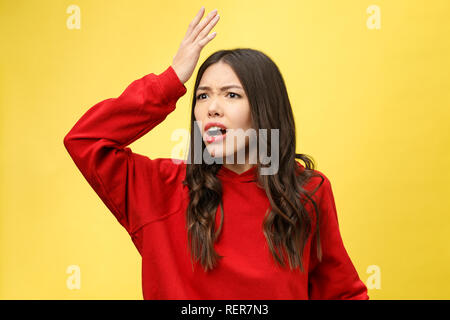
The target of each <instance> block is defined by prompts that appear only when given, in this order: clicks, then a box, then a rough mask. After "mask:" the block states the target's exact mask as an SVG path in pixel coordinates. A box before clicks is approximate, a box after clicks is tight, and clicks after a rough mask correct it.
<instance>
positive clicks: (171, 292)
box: [64, 66, 369, 300]
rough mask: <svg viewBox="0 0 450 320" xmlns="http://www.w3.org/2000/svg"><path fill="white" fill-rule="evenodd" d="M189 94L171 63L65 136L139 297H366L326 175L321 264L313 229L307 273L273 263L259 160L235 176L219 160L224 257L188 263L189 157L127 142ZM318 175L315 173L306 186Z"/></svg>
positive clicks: (320, 196) (321, 198)
mask: <svg viewBox="0 0 450 320" xmlns="http://www.w3.org/2000/svg"><path fill="white" fill-rule="evenodd" d="M186 91H187V90H186V87H185V86H184V84H183V83H182V82H181V81H180V80H179V79H178V77H177V75H176V73H175V71H174V70H173V69H172V67H171V66H169V67H168V68H167V69H166V70H165V71H164V72H162V73H161V74H159V75H155V74H153V73H150V74H148V75H146V76H144V77H142V78H140V79H138V80H135V81H134V82H132V83H131V84H130V85H129V86H128V87H127V88H126V90H125V91H124V92H123V93H122V94H121V95H120V96H119V97H117V98H110V99H106V100H104V101H101V102H99V103H97V104H96V105H94V106H93V107H91V108H90V109H89V110H87V112H86V113H85V114H84V115H83V116H82V117H81V118H80V119H79V120H78V122H77V123H76V124H75V126H74V127H73V128H72V129H71V130H70V132H69V133H68V134H67V135H66V136H65V138H64V145H65V147H66V149H67V151H68V152H69V154H70V156H71V157H72V159H73V161H74V162H75V164H76V166H77V167H78V169H79V170H80V171H81V173H82V174H83V176H84V177H85V178H86V180H87V181H88V183H89V184H90V186H91V187H92V188H93V189H94V190H95V192H96V193H97V194H98V196H99V197H100V198H101V199H102V201H103V202H104V203H105V205H106V206H107V207H108V209H109V210H110V211H111V212H112V213H113V214H114V216H115V217H116V218H117V220H118V221H119V223H120V224H121V225H122V226H123V227H124V228H125V229H126V231H127V232H128V233H129V235H130V236H131V239H132V241H133V243H134V244H135V246H136V248H137V249H138V251H139V253H140V254H141V256H142V289H143V297H144V299H241V300H245V299H268V300H275V299H289V300H291V299H368V298H369V297H368V295H367V288H366V286H365V285H364V283H363V282H362V281H361V280H360V279H359V277H358V274H357V272H356V270H355V268H354V266H353V264H352V262H351V260H350V258H349V256H348V254H347V252H346V250H345V248H344V245H343V241H342V239H341V235H340V232H339V226H338V218H337V214H336V207H335V203H334V198H333V193H332V189H331V184H330V181H329V180H328V179H327V178H326V177H325V176H324V175H323V173H321V172H319V171H317V170H316V172H318V173H320V174H321V175H322V176H323V177H324V178H325V180H324V183H323V185H322V186H321V187H320V188H319V190H318V191H317V192H316V194H315V195H314V199H315V200H316V201H317V202H318V205H319V206H320V208H322V209H323V210H324V211H323V214H324V216H323V217H322V219H321V220H320V235H321V241H322V250H323V260H322V262H321V263H319V262H318V260H317V258H316V249H315V248H316V246H315V244H316V243H315V236H313V235H312V236H311V237H310V238H309V240H308V242H307V245H306V247H305V253H304V260H303V261H304V266H306V269H307V272H306V273H301V271H300V270H298V269H297V270H295V271H291V270H290V269H289V267H288V266H287V268H281V267H280V266H278V265H277V264H276V263H275V261H274V260H273V258H272V255H271V253H270V251H269V249H268V245H267V242H266V239H265V237H264V234H263V232H262V221H263V218H264V214H265V213H266V210H267V208H269V200H268V198H267V196H266V194H265V193H264V191H263V190H262V189H260V188H258V187H257V186H256V183H255V182H253V181H252V180H253V179H254V173H255V169H256V166H254V167H252V168H251V169H249V170H247V171H246V172H244V173H242V174H240V175H239V174H237V173H235V172H233V171H231V170H229V169H227V168H225V167H222V168H221V169H220V171H219V173H218V177H219V179H220V180H221V182H222V187H223V209H224V222H223V229H222V232H221V235H220V237H219V240H218V242H216V244H215V249H216V250H217V252H218V253H219V254H220V255H222V256H224V258H222V259H221V260H219V264H218V266H217V267H216V268H215V269H214V270H212V271H209V272H208V273H205V272H204V270H203V268H202V266H201V265H200V263H197V264H194V270H192V265H191V258H190V251H189V250H188V242H187V232H186V228H185V221H186V220H185V210H186V208H187V205H188V200H189V197H188V190H187V187H186V186H183V185H182V183H181V181H182V180H183V179H184V177H185V173H186V164H185V163H184V162H179V163H175V162H174V161H172V159H170V158H155V159H150V158H148V157H146V156H144V155H140V154H137V153H133V152H132V150H131V149H130V148H128V147H127V145H129V144H131V143H132V142H133V141H135V140H137V139H139V138H140V137H142V136H143V135H145V134H146V133H147V132H148V131H150V130H151V129H153V128H154V127H155V126H157V125H158V124H159V123H161V122H162V121H163V120H164V119H165V118H166V117H167V115H168V114H170V113H171V112H172V111H173V110H174V109H175V104H176V102H177V100H178V99H179V98H180V97H181V96H183V95H184V94H185V93H186ZM297 163H298V162H297ZM298 164H299V166H301V167H303V166H302V165H301V164H300V163H298ZM319 182H320V178H313V179H312V180H310V182H309V183H308V184H307V185H306V186H305V188H306V189H307V190H313V189H314V188H315V187H316V186H317V185H318V183H319ZM308 204H309V203H308ZM307 208H308V206H307ZM219 210H220V208H218V210H217V213H216V218H217V225H218V224H219ZM309 210H312V206H309ZM313 230H315V229H313Z"/></svg>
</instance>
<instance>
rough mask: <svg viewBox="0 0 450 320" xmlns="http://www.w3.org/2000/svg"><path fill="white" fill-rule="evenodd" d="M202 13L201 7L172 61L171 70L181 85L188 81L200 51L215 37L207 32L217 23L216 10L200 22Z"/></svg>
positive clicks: (203, 10)
mask: <svg viewBox="0 0 450 320" xmlns="http://www.w3.org/2000/svg"><path fill="white" fill-rule="evenodd" d="M204 12H205V8H204V7H202V8H201V9H200V11H199V12H198V13H197V15H196V16H195V17H194V19H193V20H192V21H191V23H189V27H188V30H187V32H186V35H185V36H184V39H183V41H181V45H180V48H179V49H178V52H177V54H176V55H175V57H174V58H173V61H172V68H173V69H174V70H175V73H176V74H177V76H178V78H179V79H180V81H181V82H182V83H185V82H186V81H188V80H189V78H190V77H191V75H192V73H193V72H194V69H195V66H196V65H197V62H198V59H199V57H200V52H201V50H202V49H203V48H204V47H205V45H206V44H207V43H208V42H210V41H211V40H212V39H213V38H214V37H215V36H216V33H215V32H213V33H211V34H209V32H210V31H211V29H212V28H213V27H214V26H215V25H216V23H217V21H219V15H218V14H217V9H214V10H213V11H211V12H210V13H209V14H208V15H207V16H206V17H205V19H203V20H202V21H200V20H201V18H202V17H203V14H204Z"/></svg>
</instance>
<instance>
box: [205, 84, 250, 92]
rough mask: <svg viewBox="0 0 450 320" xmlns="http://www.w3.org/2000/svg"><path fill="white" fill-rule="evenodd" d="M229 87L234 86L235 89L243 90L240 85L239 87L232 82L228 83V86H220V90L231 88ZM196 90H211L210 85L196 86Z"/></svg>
mask: <svg viewBox="0 0 450 320" xmlns="http://www.w3.org/2000/svg"><path fill="white" fill-rule="evenodd" d="M231 88H236V89H241V90H244V89H242V87H241V86H238V85H234V84H232V85H229V86H224V87H222V88H220V90H221V91H225V90H227V89H231ZM198 90H206V91H211V88H210V87H207V86H201V87H198V88H197V91H198Z"/></svg>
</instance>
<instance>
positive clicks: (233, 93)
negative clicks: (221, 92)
mask: <svg viewBox="0 0 450 320" xmlns="http://www.w3.org/2000/svg"><path fill="white" fill-rule="evenodd" d="M230 94H234V95H235V96H237V97H239V98H240V97H241V96H240V95H239V94H237V93H234V92H230Z"/></svg>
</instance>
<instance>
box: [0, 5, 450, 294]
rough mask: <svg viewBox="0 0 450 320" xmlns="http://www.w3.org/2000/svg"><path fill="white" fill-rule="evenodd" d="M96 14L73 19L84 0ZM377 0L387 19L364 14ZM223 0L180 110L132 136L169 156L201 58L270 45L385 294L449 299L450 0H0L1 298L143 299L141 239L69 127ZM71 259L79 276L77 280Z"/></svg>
mask: <svg viewBox="0 0 450 320" xmlns="http://www.w3.org/2000/svg"><path fill="white" fill-rule="evenodd" d="M71 4H76V5H78V6H79V7H80V9H81V29H79V30H76V29H74V30H69V29H68V28H67V27H66V20H67V19H68V17H69V16H70V15H71V14H68V13H66V9H67V7H68V6H69V5H71ZM373 4H375V5H378V6H379V8H380V10H381V29H379V30H376V29H369V28H368V27H367V25H366V21H367V19H369V16H370V14H369V13H367V12H366V9H367V8H368V7H369V6H370V5H373ZM202 5H204V6H205V8H206V12H207V13H208V12H210V11H211V10H213V9H216V8H217V9H218V11H219V15H220V16H221V18H220V21H219V22H218V24H217V26H216V27H215V28H214V30H215V31H216V32H217V36H216V38H215V39H213V40H212V41H211V42H210V43H209V44H208V45H207V46H206V47H205V48H204V50H203V51H202V54H201V56H200V60H199V64H198V65H197V68H196V70H195V71H194V74H193V76H192V77H191V79H190V80H189V81H188V82H187V83H186V87H187V88H188V92H187V94H186V95H185V96H183V97H182V98H181V99H180V100H179V101H178V104H177V110H175V111H174V112H173V113H172V114H170V115H169V116H168V118H167V119H166V120H165V121H164V122H163V123H162V124H161V125H159V126H158V127H156V128H155V129H154V130H153V131H152V132H150V133H149V134H147V135H146V136H144V137H142V138H141V139H139V140H138V141H136V142H134V143H133V144H132V145H130V147H131V148H132V150H133V151H134V152H137V153H141V154H145V155H147V156H149V157H151V158H156V157H170V156H171V150H172V148H173V147H174V146H175V145H176V144H177V143H178V142H176V141H170V136H171V133H172V132H173V131H174V130H175V129H177V128H185V129H188V128H189V119H190V118H189V115H190V110H189V109H190V105H191V95H192V87H193V85H194V81H195V76H196V73H197V70H198V66H199V65H200V64H201V63H202V62H203V61H204V60H205V59H206V57H208V56H209V55H210V54H211V53H212V52H214V51H216V50H219V49H231V48H237V47H249V48H254V49H258V50H261V51H263V52H265V53H266V54H268V55H269V56H270V57H271V58H272V59H273V60H274V61H275V63H276V64H277V65H278V66H279V68H280V70H281V72H282V74H283V77H284V79H285V81H286V85H287V88H288V93H289V96H290V99H291V103H292V106H293V109H294V114H295V120H296V126H297V130H298V131H297V139H298V145H297V152H301V153H307V154H309V155H312V156H313V158H314V159H315V160H316V163H317V165H318V166H317V169H318V170H320V171H322V172H323V173H324V174H325V175H327V177H328V178H329V179H330V181H331V183H332V187H333V192H334V196H335V200H336V206H337V210H338V216H339V223H340V228H341V234H342V237H343V239H344V244H345V246H346V249H347V251H348V253H349V255H350V257H351V258H352V261H353V263H354V265H355V267H356V269H357V270H358V273H359V275H360V277H361V279H362V280H363V281H364V282H365V283H366V281H367V279H368V278H369V277H370V273H368V272H367V268H368V267H369V266H371V265H376V266H378V267H379V268H380V272H381V288H380V289H370V290H369V296H370V298H371V299H448V298H450V268H449V265H450V250H449V248H448V245H449V238H448V235H449V234H450V216H449V213H450V187H449V181H450V174H449V164H450V151H449V150H450V148H449V147H450V140H449V137H450V133H449V122H450V121H449V119H450V111H449V110H450V103H449V102H450V90H449V88H450V78H449V75H450V63H449V57H450V40H449V39H450V37H449V36H448V35H449V34H450V23H449V22H448V12H449V10H450V2H449V1H447V0H442V1H437V0H433V1H411V0H403V1H400V0H395V1H392V0H386V1H372V0H370V1H362V0H354V1H333V0H329V1H241V0H235V1H230V0H227V1H184V0H183V1H182V0H178V1H156V0H150V1H148V0H147V1H129V0H127V1H125V0H121V1H111V0H102V1H99V0H95V1H94V0H74V1H49V0H47V1H42V0H39V1H35V0H33V1H31V0H26V1H24V0H22V1H12V0H9V1H1V2H0V32H1V39H2V40H1V42H2V49H1V51H0V54H1V60H0V61H1V80H0V81H1V83H0V101H1V102H0V103H1V114H0V121H1V123H0V124H1V145H0V146H1V153H0V154H1V160H0V161H1V176H0V179H1V180H0V188H1V190H0V191H1V199H0V208H1V215H0V298H1V299H142V290H141V262H140V256H139V254H138V252H137V250H136V249H135V247H134V245H133V244H132V242H131V239H130V237H129V236H128V234H127V233H126V231H125V229H123V228H122V227H121V226H120V225H119V223H118V222H117V220H116V219H115V218H114V217H113V215H112V213H110V212H109V211H108V209H107V208H106V206H105V205H104V204H103V202H101V200H100V199H99V198H98V196H97V195H96V194H95V192H94V191H93V190H92V189H91V188H90V186H89V185H88V183H87V182H86V181H85V179H84V178H83V176H82V175H81V173H80V172H79V171H78V169H77V168H76V166H75V164H74V163H73V162H72V160H71V158H70V156H69V154H68V153H67V151H66V150H65V148H64V145H63V138H64V136H65V134H67V132H68V131H69V130H70V129H71V128H72V126H73V125H74V124H75V122H76V121H77V120H78V119H79V118H80V117H81V116H82V114H83V113H84V112H86V111H87V110H88V109H89V108H90V107H91V106H93V105H94V104H96V103H97V102H99V101H102V100H104V99H107V98H111V97H117V96H118V95H120V94H121V93H122V92H123V90H124V89H125V88H126V87H127V86H128V85H129V84H130V83H131V82H132V81H133V80H136V79H138V78H140V77H142V76H144V75H146V74H148V73H157V74H158V73H160V72H162V71H164V70H165V69H166V68H167V67H168V66H169V65H170V64H171V63H172V59H173V57H174V55H175V54H176V52H177V50H178V46H179V44H180V42H181V40H182V39H183V37H184V35H185V32H186V30H187V26H188V24H189V22H190V21H191V20H192V19H193V17H194V16H195V14H196V13H197V12H198V10H199V9H200V7H201V6H202ZM69 265H78V266H79V267H80V269H81V288H80V289H79V290H77V289H75V290H69V289H68V288H67V286H66V280H67V278H68V277H69V274H67V273H66V269H67V267H68V266H69Z"/></svg>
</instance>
